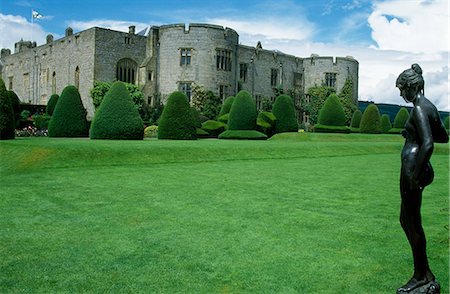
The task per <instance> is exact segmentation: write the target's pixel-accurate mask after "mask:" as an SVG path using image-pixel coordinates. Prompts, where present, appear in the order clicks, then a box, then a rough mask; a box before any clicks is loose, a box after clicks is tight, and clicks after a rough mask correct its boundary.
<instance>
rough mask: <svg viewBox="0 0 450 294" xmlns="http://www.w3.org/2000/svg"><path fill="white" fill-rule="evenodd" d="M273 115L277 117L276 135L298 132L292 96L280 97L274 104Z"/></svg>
mask: <svg viewBox="0 0 450 294" xmlns="http://www.w3.org/2000/svg"><path fill="white" fill-rule="evenodd" d="M272 113H273V115H275V117H276V121H275V133H284V132H297V131H298V124H297V117H296V115H295V106H294V101H292V98H291V97H290V96H288V95H280V96H278V97H277V99H276V100H275V103H274V104H273V107H272Z"/></svg>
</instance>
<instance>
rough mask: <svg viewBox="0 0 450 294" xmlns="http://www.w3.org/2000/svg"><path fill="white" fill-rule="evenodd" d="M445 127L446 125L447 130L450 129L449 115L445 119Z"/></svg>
mask: <svg viewBox="0 0 450 294" xmlns="http://www.w3.org/2000/svg"><path fill="white" fill-rule="evenodd" d="M444 127H445V128H446V129H447V130H448V129H449V117H448V116H447V117H446V118H445V119H444Z"/></svg>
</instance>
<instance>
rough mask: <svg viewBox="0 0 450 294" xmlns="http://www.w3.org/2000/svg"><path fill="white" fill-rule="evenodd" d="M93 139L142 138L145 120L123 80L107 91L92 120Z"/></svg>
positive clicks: (91, 135)
mask: <svg viewBox="0 0 450 294" xmlns="http://www.w3.org/2000/svg"><path fill="white" fill-rule="evenodd" d="M90 137H91V139H116V140H142V139H143V138H144V122H143V121H142V118H141V117H140V115H139V111H138V110H137V109H136V107H135V106H134V103H133V100H132V99H131V96H130V93H129V92H128V90H127V88H126V86H125V84H124V83H122V82H115V83H114V84H113V85H112V86H111V88H110V89H109V91H108V92H107V93H106V95H105V97H104V98H103V100H102V103H101V104H100V106H99V107H98V109H97V111H96V112H95V116H94V119H93V120H92V125H91V130H90Z"/></svg>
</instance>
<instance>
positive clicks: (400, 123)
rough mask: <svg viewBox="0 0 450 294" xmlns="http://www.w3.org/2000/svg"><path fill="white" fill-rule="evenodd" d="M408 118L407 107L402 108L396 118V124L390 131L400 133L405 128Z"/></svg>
mask: <svg viewBox="0 0 450 294" xmlns="http://www.w3.org/2000/svg"><path fill="white" fill-rule="evenodd" d="M408 118H409V112H408V110H407V109H406V108H405V107H402V108H400V109H399V110H398V112H397V115H396V116H395V118H394V125H393V126H392V129H390V130H389V133H391V134H400V133H401V132H402V131H403V130H404V129H405V124H406V121H407V120H408Z"/></svg>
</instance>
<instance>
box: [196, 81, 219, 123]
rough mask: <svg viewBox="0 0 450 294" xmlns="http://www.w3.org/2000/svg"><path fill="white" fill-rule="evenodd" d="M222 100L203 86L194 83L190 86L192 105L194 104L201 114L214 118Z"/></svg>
mask: <svg viewBox="0 0 450 294" xmlns="http://www.w3.org/2000/svg"><path fill="white" fill-rule="evenodd" d="M221 104H222V102H221V101H220V97H219V96H217V95H215V94H214V93H213V92H212V91H209V90H208V91H207V90H206V89H205V88H204V87H202V86H199V85H194V86H193V87H192V106H194V107H195V108H196V109H197V110H198V111H199V112H200V114H201V115H203V116H206V117H207V118H209V119H215V118H216V117H217V115H218V114H219V112H220V108H221Z"/></svg>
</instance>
